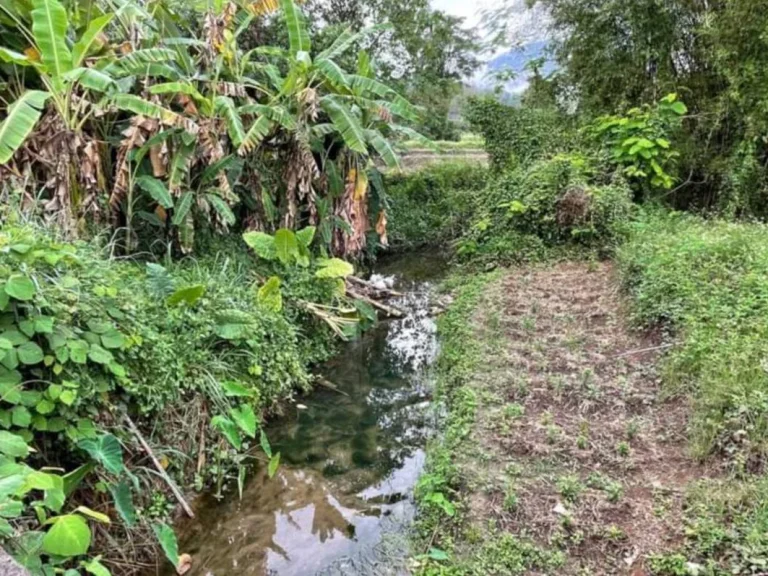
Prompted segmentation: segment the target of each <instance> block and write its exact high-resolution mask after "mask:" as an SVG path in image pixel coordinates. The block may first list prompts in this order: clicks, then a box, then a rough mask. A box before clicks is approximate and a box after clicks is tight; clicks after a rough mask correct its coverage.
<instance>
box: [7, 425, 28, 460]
mask: <svg viewBox="0 0 768 576" xmlns="http://www.w3.org/2000/svg"><path fill="white" fill-rule="evenodd" d="M0 452H1V453H3V454H5V455H6V456H10V457H12V458H25V457H26V456H27V454H29V446H27V443H26V442H25V441H24V439H23V438H22V437H21V436H18V435H17V434H11V433H10V432H5V431H0Z"/></svg>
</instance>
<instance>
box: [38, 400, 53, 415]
mask: <svg viewBox="0 0 768 576" xmlns="http://www.w3.org/2000/svg"><path fill="white" fill-rule="evenodd" d="M55 409H56V404H54V403H53V402H51V401H50V400H46V399H43V400H40V402H38V403H37V405H36V406H35V410H36V411H37V413H38V414H43V415H45V414H50V413H52V412H53V411H54V410H55Z"/></svg>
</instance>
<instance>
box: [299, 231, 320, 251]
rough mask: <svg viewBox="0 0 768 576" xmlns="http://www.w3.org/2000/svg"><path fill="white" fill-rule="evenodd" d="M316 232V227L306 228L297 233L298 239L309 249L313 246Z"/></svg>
mask: <svg viewBox="0 0 768 576" xmlns="http://www.w3.org/2000/svg"><path fill="white" fill-rule="evenodd" d="M316 231H317V228H315V227H314V226H307V227H306V228H302V229H301V230H299V231H298V232H296V239H297V240H298V241H299V243H300V244H301V245H302V246H304V247H306V248H309V246H310V245H311V244H312V240H314V238H315V232H316Z"/></svg>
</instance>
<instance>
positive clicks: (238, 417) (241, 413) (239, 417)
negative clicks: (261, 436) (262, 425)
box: [229, 404, 256, 438]
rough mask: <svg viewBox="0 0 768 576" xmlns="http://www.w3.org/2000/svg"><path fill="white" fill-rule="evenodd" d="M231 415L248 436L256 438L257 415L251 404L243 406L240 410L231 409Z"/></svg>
mask: <svg viewBox="0 0 768 576" xmlns="http://www.w3.org/2000/svg"><path fill="white" fill-rule="evenodd" d="M229 415H230V416H232V420H234V421H235V424H237V426H238V427H239V428H240V429H241V430H242V431H243V432H245V434H246V436H248V437H249V438H255V437H256V414H255V413H254V411H253V407H252V406H251V405H250V404H241V405H240V406H239V407H238V408H233V409H231V410H230V411H229Z"/></svg>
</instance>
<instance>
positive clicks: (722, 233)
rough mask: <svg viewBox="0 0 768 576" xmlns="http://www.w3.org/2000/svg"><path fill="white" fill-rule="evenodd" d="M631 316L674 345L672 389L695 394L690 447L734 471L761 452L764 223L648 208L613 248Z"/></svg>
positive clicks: (765, 390) (757, 461) (766, 264)
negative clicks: (723, 460)
mask: <svg viewBox="0 0 768 576" xmlns="http://www.w3.org/2000/svg"><path fill="white" fill-rule="evenodd" d="M618 262H619V266H620V270H621V275H622V280H623V283H624V286H625V287H626V289H627V291H628V292H629V293H630V295H631V298H632V303H633V313H634V317H635V319H636V321H637V322H638V323H640V324H643V325H646V326H648V325H659V324H661V325H663V326H666V327H668V328H669V329H671V330H673V331H674V332H675V333H676V339H677V344H676V346H675V347H674V348H673V350H672V352H671V353H670V354H669V357H668V359H667V362H666V364H665V371H666V382H667V383H668V385H669V386H671V387H672V389H673V390H677V391H681V392H683V391H690V392H692V396H693V398H694V399H695V400H694V402H695V406H696V409H695V413H694V417H693V421H692V423H691V428H692V439H693V444H694V447H695V449H696V452H697V453H698V455H699V456H701V457H704V456H706V455H708V454H710V453H712V452H718V453H720V454H723V455H725V456H726V457H728V459H729V460H730V461H731V462H732V463H733V464H734V465H735V466H736V467H737V469H738V470H741V471H758V470H763V469H764V467H765V463H766V459H767V458H768V356H767V355H766V345H765V343H766V342H767V341H768V227H766V226H765V225H763V224H748V223H730V222H725V221H719V220H703V219H700V218H696V217H693V216H686V215H681V214H677V213H675V214H658V213H653V214H651V215H649V216H646V217H645V218H642V219H640V220H639V222H638V223H637V224H636V225H635V226H634V229H633V231H632V233H631V238H630V241H629V242H628V243H627V244H626V245H625V246H624V247H622V249H621V250H620V251H619V254H618Z"/></svg>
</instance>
